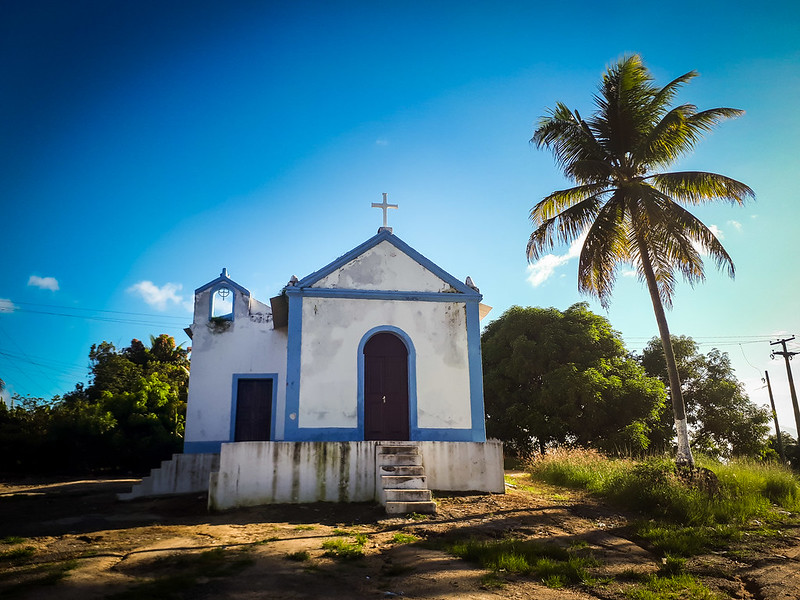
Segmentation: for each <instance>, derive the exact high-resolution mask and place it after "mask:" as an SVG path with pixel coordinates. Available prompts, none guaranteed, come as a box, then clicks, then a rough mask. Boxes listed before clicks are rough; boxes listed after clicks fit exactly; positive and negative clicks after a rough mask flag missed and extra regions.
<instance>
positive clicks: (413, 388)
mask: <svg viewBox="0 0 800 600" xmlns="http://www.w3.org/2000/svg"><path fill="white" fill-rule="evenodd" d="M378 333H392V334H394V335H396V336H397V337H398V338H400V340H401V341H402V342H403V344H404V345H405V347H406V350H407V351H408V431H409V437H410V438H411V439H412V440H413V439H416V438H415V437H414V432H415V431H416V430H417V351H416V349H415V348H414V342H412V341H411V337H410V336H409V335H408V334H407V333H406V332H405V331H403V330H402V329H400V328H399V327H394V326H393V325H378V326H377V327H373V328H372V329H370V330H369V331H367V332H366V333H365V334H364V335H363V336H362V338H361V341H360V342H359V343H358V356H357V360H358V434H359V436H360V437H359V438H358V439H359V440H363V439H364V346H365V345H366V344H367V342H368V341H369V339H370V338H371V337H372V336H374V335H376V334H378Z"/></svg>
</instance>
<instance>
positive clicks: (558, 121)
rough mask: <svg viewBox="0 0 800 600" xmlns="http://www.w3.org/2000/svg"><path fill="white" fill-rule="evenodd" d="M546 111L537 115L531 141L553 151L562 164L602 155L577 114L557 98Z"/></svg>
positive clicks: (560, 164)
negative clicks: (537, 118) (552, 106)
mask: <svg viewBox="0 0 800 600" xmlns="http://www.w3.org/2000/svg"><path fill="white" fill-rule="evenodd" d="M548 112H549V115H548V116H545V117H542V118H540V119H539V122H538V123H537V127H536V130H535V131H534V132H533V137H532V138H531V143H532V144H536V147H537V148H541V147H546V148H548V149H550V150H551V151H552V152H553V156H554V157H555V159H556V162H557V163H558V164H559V166H561V167H567V166H569V165H571V164H572V163H574V162H576V161H580V160H586V159H596V158H602V155H603V150H602V148H601V147H600V146H599V145H598V143H597V141H596V140H595V139H594V136H593V134H592V132H591V130H590V129H589V127H588V126H587V125H586V123H584V122H583V120H582V119H581V118H580V115H578V114H577V111H576V113H575V114H573V113H572V111H570V109H569V108H567V106H565V105H564V104H562V103H561V102H559V103H558V104H557V105H556V108H555V109H552V110H549V111H548Z"/></svg>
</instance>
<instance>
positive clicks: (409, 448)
mask: <svg viewBox="0 0 800 600" xmlns="http://www.w3.org/2000/svg"><path fill="white" fill-rule="evenodd" d="M376 452H377V456H376V457H375V458H376V460H375V463H376V466H377V469H378V473H377V485H378V493H379V500H380V503H381V504H383V505H384V506H386V513H387V514H390V515H404V514H408V513H435V512H436V502H434V501H433V500H431V491H430V490H429V489H428V488H427V480H426V477H425V467H423V466H422V455H421V454H420V453H419V448H418V447H417V446H416V445H413V444H403V445H397V444H391V443H386V444H379V445H378V447H377V449H376Z"/></svg>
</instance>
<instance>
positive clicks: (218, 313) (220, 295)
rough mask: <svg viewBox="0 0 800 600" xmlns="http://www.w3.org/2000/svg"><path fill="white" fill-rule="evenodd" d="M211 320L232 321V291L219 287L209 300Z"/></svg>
mask: <svg viewBox="0 0 800 600" xmlns="http://www.w3.org/2000/svg"><path fill="white" fill-rule="evenodd" d="M211 318H212V319H228V320H230V321H232V320H233V290H231V289H230V288H227V287H221V288H219V289H218V290H217V291H215V292H214V295H213V296H212V299H211Z"/></svg>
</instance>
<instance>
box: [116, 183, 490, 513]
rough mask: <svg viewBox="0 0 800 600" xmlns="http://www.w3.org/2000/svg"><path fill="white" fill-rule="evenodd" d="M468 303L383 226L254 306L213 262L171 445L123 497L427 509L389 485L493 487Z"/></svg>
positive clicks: (476, 304) (477, 308)
mask: <svg viewBox="0 0 800 600" xmlns="http://www.w3.org/2000/svg"><path fill="white" fill-rule="evenodd" d="M384 203H385V198H384ZM481 299H482V296H481V294H480V292H479V290H478V289H477V288H476V287H475V286H474V284H473V283H472V281H471V279H470V278H469V277H467V278H466V281H460V280H459V279H457V278H455V277H453V276H452V275H450V274H449V273H447V272H446V271H445V270H444V269H442V268H441V267H439V266H437V265H436V264H434V263H433V262H432V261H430V260H429V259H427V258H426V257H425V256H423V255H422V254H420V253H419V252H417V251H416V250H415V249H413V248H412V247H410V246H409V245H408V244H406V243H405V242H403V241H402V240H401V239H400V238H398V237H397V236H395V235H394V234H393V233H392V230H391V229H390V228H388V227H386V226H384V227H382V228H380V229H379V230H378V233H377V234H376V235H375V236H373V237H371V238H370V239H368V240H366V241H365V242H364V243H362V244H360V245H359V246H357V247H356V248H353V249H352V250H351V251H350V252H347V253H346V254H344V255H342V256H341V257H339V258H338V259H336V260H334V261H333V262H331V263H330V264H328V265H326V266H325V267H323V268H322V269H320V270H318V271H316V272H314V273H312V274H310V275H308V276H306V277H304V278H302V279H299V280H298V279H297V278H296V277H294V276H293V277H292V279H291V280H290V281H289V283H288V285H286V287H285V288H284V289H283V290H282V291H281V293H280V294H279V295H277V296H275V297H273V298H271V299H270V301H269V304H266V303H262V302H260V301H258V300H256V299H255V298H253V297H252V295H251V294H250V292H249V291H248V290H247V288H245V287H243V286H242V285H240V284H239V283H237V282H235V281H234V280H233V279H232V278H231V277H230V276H229V275H228V273H227V270H225V269H223V271H222V273H221V274H220V275H219V277H217V278H216V279H214V280H212V281H210V282H209V283H207V284H205V285H203V286H201V287H200V288H198V289H197V290H196V291H195V300H194V319H193V323H192V326H191V328H189V329H187V333H189V335H190V337H191V338H192V366H191V374H190V378H189V396H188V406H187V414H186V430H185V441H184V454H183V455H175V456H174V457H173V460H172V461H165V463H164V464H163V465H162V467H161V468H160V469H156V470H154V471H153V473H152V474H151V475H150V477H149V478H146V479H145V480H143V482H142V484H140V486H139V489H138V491H137V489H134V492H132V494H131V495H128V496H126V497H128V498H131V497H136V496H140V495H156V494H163V493H180V492H188V491H200V490H208V492H209V506H210V507H212V508H217V509H224V508H231V507H234V506H242V505H253V504H264V503H271V502H311V501H318V500H327V501H350V502H352V501H369V500H379V501H382V502H383V503H384V504H386V505H387V510H389V509H390V505H393V504H394V505H402V506H401V507H400V508H394V509H393V510H396V511H397V512H402V510H403V508H402V507H406V509H407V510H415V511H417V512H424V511H425V510H427V509H426V508H425V506H434V507H435V505H433V503H432V502H428V503H427V505H425V503H424V502H423V503H422V504H420V503H419V502H417V503H415V504H414V507H411V508H408V507H409V506H410V504H409V503H408V502H399V501H397V502H392V501H391V500H392V498H393V497H394V496H397V499H398V500H400V499H402V498H401V497H402V496H403V495H404V494H405V496H408V495H409V494H411V495H412V496H414V497H420V495H421V493H422V492H420V490H418V489H417V490H416V491H414V490H411V491H409V490H406V491H403V490H401V489H394V488H420V487H425V486H427V487H426V490H427V489H437V490H463V491H466V490H478V491H491V492H502V491H503V489H504V484H503V471H502V446H501V444H500V443H499V442H496V441H494V442H487V441H486V434H485V425H484V408H483V381H482V370H481V351H480V319H481V318H482V317H483V316H485V314H486V313H488V311H489V307H488V306H485V305H483V304H481ZM387 453H389V454H391V455H389V454H387ZM398 453H399V454H400V455H402V456H395V454H398ZM403 461H405V462H403ZM406 463H408V464H406ZM176 482H177V483H176ZM426 490H425V491H426ZM401 492H402V493H401ZM412 492H413V494H412ZM426 493H428V496H429V492H427V491H426ZM409 497H410V496H409ZM420 507H421V508H420ZM433 510H435V508H433Z"/></svg>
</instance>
